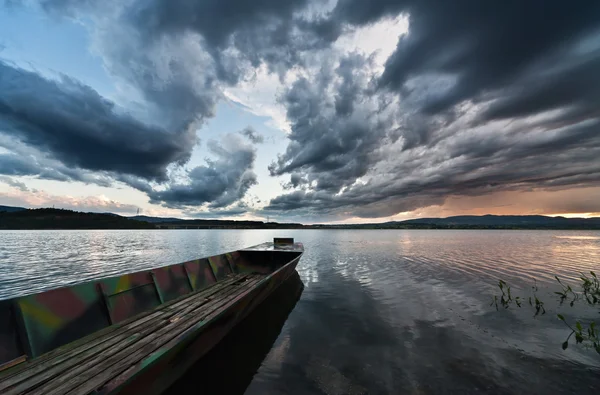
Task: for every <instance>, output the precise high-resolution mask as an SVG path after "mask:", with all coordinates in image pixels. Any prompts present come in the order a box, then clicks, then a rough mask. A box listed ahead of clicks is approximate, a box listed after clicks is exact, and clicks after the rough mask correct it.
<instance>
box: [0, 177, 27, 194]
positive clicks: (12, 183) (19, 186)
mask: <svg viewBox="0 0 600 395" xmlns="http://www.w3.org/2000/svg"><path fill="white" fill-rule="evenodd" d="M0 182H3V183H5V184H6V185H9V186H11V187H13V188H17V189H18V190H20V191H22V192H29V188H27V185H25V183H23V182H21V181H17V180H15V179H13V178H11V177H7V176H0Z"/></svg>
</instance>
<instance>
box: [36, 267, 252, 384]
mask: <svg viewBox="0 0 600 395" xmlns="http://www.w3.org/2000/svg"><path fill="white" fill-rule="evenodd" d="M259 280H260V279H256V280H254V281H259ZM250 281H251V282H254V281H252V280H250ZM243 289H244V287H242V286H235V287H231V289H228V288H225V289H224V290H223V291H222V292H223V293H224V294H225V295H224V297H226V298H227V297H229V296H230V295H235V294H237V293H239V292H240V290H243ZM221 295H222V294H221V293H219V298H217V299H215V301H216V302H218V301H219V300H220V297H221ZM199 299H200V300H199V301H197V303H194V305H193V306H190V307H189V308H186V309H183V310H181V311H177V312H174V313H173V314H172V315H170V316H171V317H176V318H177V320H167V319H164V320H161V322H160V323H158V325H156V326H152V327H150V328H148V330H143V331H142V332H141V333H140V334H139V335H138V336H136V338H135V339H131V340H130V339H126V340H125V341H123V342H121V343H119V344H116V345H114V346H112V347H111V348H110V349H109V350H106V351H105V352H103V353H102V354H101V355H97V356H95V357H93V358H91V359H89V360H87V361H85V363H81V362H80V361H77V362H76V363H77V366H76V367H75V368H74V369H71V370H69V371H68V372H66V373H65V374H62V375H60V376H58V377H57V378H56V379H55V380H52V381H50V382H48V383H46V384H43V385H42V386H41V387H39V388H36V389H35V390H34V392H33V393H40V394H51V393H56V394H64V393H66V392H67V391H68V390H69V389H70V388H73V386H75V385H79V384H81V383H82V382H85V381H87V380H90V379H91V378H93V377H94V376H96V375H97V374H98V373H102V372H105V370H106V369H107V367H112V368H113V369H121V367H122V369H121V370H124V369H125V368H126V367H127V365H126V361H129V360H131V359H134V358H137V355H138V354H139V352H140V351H139V350H140V349H143V350H142V351H143V352H144V353H145V354H146V353H149V352H151V351H153V349H149V348H148V347H147V345H148V344H151V342H152V341H153V340H155V339H160V337H161V336H163V335H166V336H168V338H172V337H174V336H177V335H178V334H179V333H180V332H182V331H183V330H185V329H186V328H187V327H190V326H192V325H193V324H194V323H196V322H197V317H196V316H195V315H194V314H191V313H193V312H194V310H196V309H197V308H199V307H201V306H202V305H203V304H206V301H205V300H204V299H203V298H199ZM219 305H220V304H219ZM217 307H218V306H217ZM164 318H166V317H164ZM136 351H137V352H136ZM115 366H116V367H117V368H115ZM118 373H119V372H117V373H116V374H118ZM109 378H110V377H109Z"/></svg>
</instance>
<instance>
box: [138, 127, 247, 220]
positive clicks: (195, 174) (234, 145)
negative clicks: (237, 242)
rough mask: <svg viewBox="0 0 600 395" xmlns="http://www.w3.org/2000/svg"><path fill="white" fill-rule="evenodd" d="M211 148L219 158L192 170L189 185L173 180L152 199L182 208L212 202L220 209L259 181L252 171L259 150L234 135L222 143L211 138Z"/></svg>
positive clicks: (213, 206)
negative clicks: (173, 181)
mask: <svg viewBox="0 0 600 395" xmlns="http://www.w3.org/2000/svg"><path fill="white" fill-rule="evenodd" d="M208 148H209V150H210V151H211V153H212V154H213V155H214V156H216V157H217V159H216V160H207V164H206V165H204V166H198V167H195V168H193V169H192V170H190V171H189V172H188V174H187V177H188V178H189V182H186V183H185V184H180V183H171V184H170V185H169V186H168V187H167V189H166V190H163V191H152V192H149V193H148V196H150V199H151V202H153V203H162V204H163V205H164V206H167V207H178V208H181V207H185V206H201V205H204V204H206V203H208V207H209V208H216V209H219V208H223V207H227V206H229V205H231V204H233V203H235V202H236V201H238V200H240V199H242V198H243V197H244V196H245V194H246V192H247V191H248V189H249V188H250V187H251V186H252V185H255V184H256V183H257V181H256V174H254V172H253V171H252V168H253V166H254V161H255V159H256V149H255V148H254V147H253V146H251V145H249V144H246V143H244V141H242V140H241V138H240V137H238V136H237V135H234V134H229V135H227V136H225V138H224V140H223V142H222V143H218V142H216V141H214V140H210V141H209V142H208Z"/></svg>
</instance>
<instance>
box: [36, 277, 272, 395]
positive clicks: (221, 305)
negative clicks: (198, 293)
mask: <svg viewBox="0 0 600 395" xmlns="http://www.w3.org/2000/svg"><path fill="white" fill-rule="evenodd" d="M262 278H263V276H260V277H258V278H256V277H255V278H252V279H250V280H249V281H248V282H247V283H246V284H242V285H240V286H239V287H238V288H237V289H236V291H238V292H231V293H229V295H228V296H226V297H220V296H221V295H219V297H218V298H216V299H215V300H214V301H213V303H211V306H210V307H207V305H204V306H202V307H201V308H200V309H197V310H196V311H195V312H196V313H199V314H197V315H196V316H194V317H191V318H190V319H188V320H187V322H186V324H185V325H181V324H179V321H177V324H179V328H177V329H175V328H166V327H165V328H163V330H161V332H162V333H157V336H154V337H152V336H149V338H152V339H144V340H145V344H144V346H143V347H140V346H139V345H137V347H136V348H137V351H135V352H134V353H133V354H132V353H130V351H129V350H128V352H127V353H124V354H126V355H127V356H126V357H125V358H122V359H115V361H114V362H116V363H115V364H114V365H112V366H110V367H106V366H97V367H95V369H96V370H97V372H98V374H97V375H95V376H93V377H88V378H86V379H82V380H80V381H81V382H82V383H81V384H80V385H79V386H78V387H76V388H73V387H72V384H73V382H70V383H68V385H69V386H67V387H63V388H58V389H56V390H55V391H50V392H48V391H46V392H44V394H47V395H62V394H86V393H89V392H92V391H94V390H96V389H97V388H99V387H101V386H102V385H103V384H105V383H107V382H109V381H110V380H111V379H112V378H114V377H116V376H118V375H120V374H121V373H123V372H127V371H130V369H131V367H132V365H134V364H136V363H138V362H140V361H142V360H143V359H144V357H146V356H148V355H150V354H151V353H153V352H154V351H156V350H158V349H159V348H161V347H162V346H164V345H165V344H167V343H169V342H170V341H172V340H175V339H177V338H178V337H179V336H181V334H182V333H184V332H185V331H187V330H188V329H190V328H192V327H193V326H194V325H196V324H198V323H200V322H202V321H204V320H205V317H208V316H211V315H214V316H217V315H219V314H221V313H222V312H223V311H225V310H226V307H230V306H232V305H234V304H235V302H237V301H239V300H241V299H242V298H243V296H245V295H246V294H247V293H248V292H249V291H251V290H252V289H253V288H254V286H255V285H256V284H258V283H260V281H261V280H262ZM148 340H150V341H148ZM78 379H79V377H78ZM69 389H70V392H66V391H68V390H69Z"/></svg>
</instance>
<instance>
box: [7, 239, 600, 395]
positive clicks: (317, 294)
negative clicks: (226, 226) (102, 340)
mask: <svg viewBox="0 0 600 395" xmlns="http://www.w3.org/2000/svg"><path fill="white" fill-rule="evenodd" d="M273 236H278V237H279V236H282V237H287V236H289V237H294V238H296V239H297V240H300V241H302V242H304V244H305V247H306V253H305V254H304V256H303V257H302V259H301V261H300V263H299V265H298V269H297V270H298V273H299V275H300V278H301V280H302V282H303V283H304V285H305V288H304V291H303V293H302V296H301V298H300V300H299V301H298V303H297V304H296V306H295V308H294V310H293V311H292V312H291V313H290V315H289V317H288V319H287V321H286V322H285V324H284V325H283V328H281V333H280V334H279V336H278V337H277V340H276V341H275V343H274V344H273V346H272V349H271V351H270V352H269V353H268V354H267V356H266V357H265V358H264V361H263V362H262V364H261V366H260V368H259V369H258V372H257V373H256V375H254V377H253V378H252V380H251V382H250V384H249V386H248V388H247V389H246V392H247V393H248V394H365V393H368V394H396V393H476V392H484V393H572V392H578V393H583V394H586V393H600V387H599V386H600V380H599V379H598V377H600V371H599V369H600V358H599V357H598V355H597V354H595V353H593V352H592V351H589V350H585V349H583V348H582V347H576V346H575V345H572V346H569V348H568V349H567V350H566V351H562V349H561V347H560V345H561V343H562V342H563V341H564V340H565V338H566V336H567V335H568V331H566V330H565V327H564V326H563V325H562V323H561V322H560V321H558V320H557V319H556V313H557V312H558V313H561V314H563V315H565V317H566V318H567V320H570V321H573V320H574V319H575V318H577V317H579V318H582V319H596V320H597V321H598V313H597V310H594V309H591V310H590V309H586V308H584V307H585V306H583V305H580V306H576V307H575V308H570V307H568V306H558V304H557V303H556V298H555V296H553V294H552V292H553V291H555V290H557V286H556V284H555V283H556V281H555V280H554V275H558V276H559V277H561V279H564V280H565V281H571V282H572V283H573V282H574V281H575V280H576V276H577V274H578V272H580V271H585V272H589V271H590V270H594V271H596V272H600V232H597V231H589V232H588V231H586V232H573V231H567V232H564V231H495V230H487V231H477V230H473V231H471V230H443V231H439V230H437V231H436V230H431V231H430V230H389V231H388V230H385V231H384V230H379V231H378V230H295V231H270V230H262V231H256V230H224V231H212V230H208V231H207V230H181V231H108V232H106V231H77V232H63V231H57V232H0V298H5V297H11V296H14V295H18V294H23V293H28V292H33V291H38V290H41V289H45V288H48V287H53V286H57V285H59V284H68V283H73V282H78V281H84V280H85V279H89V278H94V277H99V276H107V275H114V274H117V273H123V272H128V271H134V270H140V269H142V268H150V267H155V266H159V265H164V264H170V263H174V262H178V261H184V260H188V259H192V258H195V257H201V256H207V255H212V254H216V253H220V252H224V251H228V250H233V249H237V248H241V247H244V246H249V245H253V244H258V243H260V242H263V241H267V240H269V239H271V238H272V237H273ZM565 236H566V237H565ZM499 278H501V279H504V280H506V281H507V282H509V283H510V284H511V285H513V288H514V290H515V291H518V292H522V293H527V292H529V289H530V286H531V285H532V284H533V281H534V279H536V281H537V285H538V287H539V289H540V294H539V295H540V296H541V297H543V299H544V300H545V302H546V309H547V310H548V314H546V315H545V316H541V317H538V318H536V319H534V318H533V317H532V315H533V312H532V311H531V310H529V309H526V308H524V309H521V310H519V309H510V310H502V311H500V312H496V311H495V309H493V307H490V301H491V295H492V294H494V293H496V289H497V288H496V286H495V284H496V283H497V280H498V279H499ZM276 332H279V329H277V331H276ZM252 354H253V353H249V354H248V355H252ZM259 354H261V353H257V355H259ZM235 355H236V358H230V357H228V358H227V361H231V362H232V363H234V362H235V363H237V358H238V357H244V356H243V354H238V353H236V354H235ZM261 355H264V353H262V354H261ZM261 358H262V357H261ZM234 359H235V361H234ZM254 364H256V362H254ZM242 370H243V369H242ZM249 370H252V369H249ZM232 377H234V376H232ZM245 377H247V375H246V376H245ZM234 380H236V379H235V378H232V381H234ZM247 381H248V378H243V377H242V378H241V379H240V382H242V383H245V384H244V386H245V385H246V384H247ZM239 388H241V386H240V387H238V389H239ZM208 393H210V391H209V392H208Z"/></svg>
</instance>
